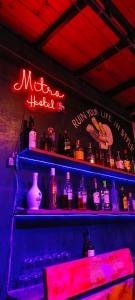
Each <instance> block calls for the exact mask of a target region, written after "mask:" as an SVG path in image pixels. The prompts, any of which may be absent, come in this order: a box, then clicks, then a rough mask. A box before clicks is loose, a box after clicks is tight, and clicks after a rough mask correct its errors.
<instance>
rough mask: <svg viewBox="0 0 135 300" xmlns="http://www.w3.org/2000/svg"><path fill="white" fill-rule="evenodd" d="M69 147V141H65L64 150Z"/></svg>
mask: <svg viewBox="0 0 135 300" xmlns="http://www.w3.org/2000/svg"><path fill="white" fill-rule="evenodd" d="M70 149H71V145H70V141H65V143H64V150H70Z"/></svg>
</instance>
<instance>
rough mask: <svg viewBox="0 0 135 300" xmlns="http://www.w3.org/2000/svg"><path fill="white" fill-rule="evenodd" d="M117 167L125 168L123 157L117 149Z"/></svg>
mask: <svg viewBox="0 0 135 300" xmlns="http://www.w3.org/2000/svg"><path fill="white" fill-rule="evenodd" d="M116 168H117V169H119V170H124V162H123V160H122V158H121V157H120V151H117V157H116Z"/></svg>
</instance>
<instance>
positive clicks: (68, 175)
mask: <svg viewBox="0 0 135 300" xmlns="http://www.w3.org/2000/svg"><path fill="white" fill-rule="evenodd" d="M66 178H67V179H68V180H70V172H67V173H66Z"/></svg>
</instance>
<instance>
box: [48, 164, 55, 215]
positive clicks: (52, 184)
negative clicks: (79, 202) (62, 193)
mask: <svg viewBox="0 0 135 300" xmlns="http://www.w3.org/2000/svg"><path fill="white" fill-rule="evenodd" d="M49 208H50V209H56V208H57V183H56V177H55V168H51V174H50V185H49Z"/></svg>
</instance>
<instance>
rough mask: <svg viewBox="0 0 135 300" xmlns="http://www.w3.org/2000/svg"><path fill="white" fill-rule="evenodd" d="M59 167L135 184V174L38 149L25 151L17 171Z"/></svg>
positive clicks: (20, 158)
mask: <svg viewBox="0 0 135 300" xmlns="http://www.w3.org/2000/svg"><path fill="white" fill-rule="evenodd" d="M46 166H49V167H57V168H64V169H67V170H70V171H73V172H74V171H75V172H78V171H79V172H83V173H87V174H89V175H93V176H101V177H106V178H108V179H109V178H110V179H115V180H120V181H126V182H129V183H135V174H131V173H126V172H124V171H119V170H117V169H111V168H108V167H104V166H101V165H97V164H91V163H89V162H86V161H79V160H76V159H74V158H70V157H66V156H64V155H60V154H56V153H52V152H47V151H44V150H40V149H38V148H31V149H25V150H23V151H22V152H20V153H19V155H18V158H17V169H18V168H19V169H22V168H24V169H29V168H44V167H46Z"/></svg>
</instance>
